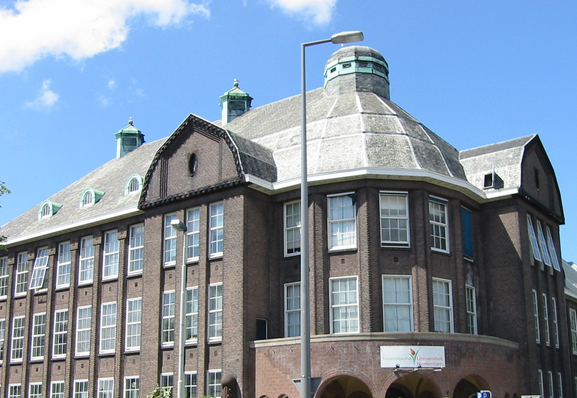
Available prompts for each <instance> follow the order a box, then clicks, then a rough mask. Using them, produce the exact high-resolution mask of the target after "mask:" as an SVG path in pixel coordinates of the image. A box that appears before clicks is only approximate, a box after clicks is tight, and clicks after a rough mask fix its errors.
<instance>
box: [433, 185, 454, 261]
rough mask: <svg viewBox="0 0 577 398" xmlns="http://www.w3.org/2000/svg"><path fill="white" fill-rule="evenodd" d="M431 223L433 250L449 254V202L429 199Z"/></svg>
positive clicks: (434, 198)
mask: <svg viewBox="0 0 577 398" xmlns="http://www.w3.org/2000/svg"><path fill="white" fill-rule="evenodd" d="M429 223H430V225H431V249H433V250H437V251H441V252H447V253H448V252H449V221H448V218H447V201H446V200H444V199H440V198H436V197H433V196H431V197H429Z"/></svg>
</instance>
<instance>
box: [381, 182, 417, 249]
mask: <svg viewBox="0 0 577 398" xmlns="http://www.w3.org/2000/svg"><path fill="white" fill-rule="evenodd" d="M379 213H380V227H381V246H382V247H405V248H407V247H411V228H410V218H409V193H408V192H394V191H381V192H380V193H379ZM386 231H388V233H385V232H386ZM393 235H395V236H393ZM403 235H405V236H403ZM387 237H388V239H387Z"/></svg>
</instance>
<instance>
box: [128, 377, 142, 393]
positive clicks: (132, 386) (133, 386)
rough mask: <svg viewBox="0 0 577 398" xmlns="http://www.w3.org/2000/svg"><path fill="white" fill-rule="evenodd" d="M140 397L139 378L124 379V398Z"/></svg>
mask: <svg viewBox="0 0 577 398" xmlns="http://www.w3.org/2000/svg"><path fill="white" fill-rule="evenodd" d="M139 395H140V377H138V376H129V377H125V378H124V398H138V397H139Z"/></svg>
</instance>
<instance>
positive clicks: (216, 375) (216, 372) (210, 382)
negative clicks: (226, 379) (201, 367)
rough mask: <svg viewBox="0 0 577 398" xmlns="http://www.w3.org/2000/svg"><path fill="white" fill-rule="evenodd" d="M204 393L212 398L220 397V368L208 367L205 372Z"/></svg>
mask: <svg viewBox="0 0 577 398" xmlns="http://www.w3.org/2000/svg"><path fill="white" fill-rule="evenodd" d="M206 373H207V374H206V395H207V396H208V397H212V398H220V397H221V395H222V385H221V384H220V382H221V380H222V369H209V370H208V372H206Z"/></svg>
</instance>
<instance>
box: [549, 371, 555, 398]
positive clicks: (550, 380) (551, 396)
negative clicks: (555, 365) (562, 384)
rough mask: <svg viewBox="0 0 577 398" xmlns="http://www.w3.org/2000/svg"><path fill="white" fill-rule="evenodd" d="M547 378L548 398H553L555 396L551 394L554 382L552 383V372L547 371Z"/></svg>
mask: <svg viewBox="0 0 577 398" xmlns="http://www.w3.org/2000/svg"><path fill="white" fill-rule="evenodd" d="M547 376H548V377H547V379H548V381H549V397H550V398H553V397H554V396H555V394H554V393H553V385H554V382H553V372H552V371H550V370H549V371H548V372H547Z"/></svg>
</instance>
